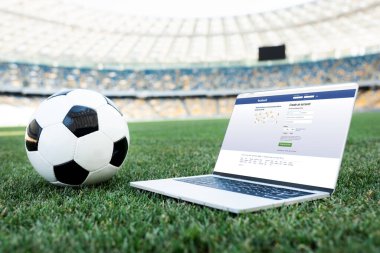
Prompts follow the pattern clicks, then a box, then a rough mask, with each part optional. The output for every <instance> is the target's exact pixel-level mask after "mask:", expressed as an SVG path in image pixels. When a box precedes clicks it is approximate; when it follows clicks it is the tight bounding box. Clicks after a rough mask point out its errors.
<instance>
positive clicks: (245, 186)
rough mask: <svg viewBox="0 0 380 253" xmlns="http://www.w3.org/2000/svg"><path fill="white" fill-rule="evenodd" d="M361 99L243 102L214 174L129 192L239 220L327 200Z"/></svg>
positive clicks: (310, 91) (328, 90) (348, 88)
mask: <svg viewBox="0 0 380 253" xmlns="http://www.w3.org/2000/svg"><path fill="white" fill-rule="evenodd" d="M357 91H358V85H357V84H356V83H347V84H339V85H325V86H319V87H315V86H314V87H305V88H294V89H282V90H271V91H258V92H253V93H245V94H241V95H239V96H238V97H237V99H236V102H235V106H234V109H233V112H232V115H231V118H230V121H229V124H228V127H227V131H226V134H225V137H224V140H223V144H222V147H221V150H220V153H219V156H218V159H217V162H216V164H215V167H214V171H213V172H212V174H210V175H198V176H192V177H181V178H170V179H159V180H148V181H139V182H131V183H130V185H131V186H132V187H135V188H139V189H142V190H146V191H150V192H154V193H158V194H162V195H165V196H168V197H172V198H176V199H180V200H184V201H188V202H192V203H196V204H199V205H204V206H208V207H212V208H216V209H221V210H226V211H229V212H233V213H241V212H251V211H257V210H261V209H266V208H272V207H279V206H283V205H289V204H293V203H299V202H304V201H309V200H315V199H321V198H326V197H328V196H330V195H331V194H332V193H333V192H334V189H335V187H336V183H337V179H338V174H339V169H340V165H341V161H342V156H343V151H344V147H345V143H346V139H347V135H348V130H349V126H350V121H351V116H352V111H353V108H354V102H355V98H356V94H357Z"/></svg>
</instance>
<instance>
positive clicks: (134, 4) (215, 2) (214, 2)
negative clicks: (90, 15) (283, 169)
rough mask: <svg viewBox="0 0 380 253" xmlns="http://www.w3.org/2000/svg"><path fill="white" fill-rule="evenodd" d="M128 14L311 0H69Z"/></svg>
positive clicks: (252, 9) (212, 12)
mask: <svg viewBox="0 0 380 253" xmlns="http://www.w3.org/2000/svg"><path fill="white" fill-rule="evenodd" d="M66 1H69V2H70V1H71V2H75V3H77V4H78V3H79V4H81V5H86V6H91V7H93V8H96V9H102V10H111V11H115V12H119V13H123V14H125V15H129V16H150V17H174V18H192V17H193V18H194V17H220V16H236V15H245V14H250V13H257V12H263V11H271V10H275V9H281V8H286V7H289V6H292V5H297V4H301V3H305V2H310V1H312V0H187V1H184V0H66Z"/></svg>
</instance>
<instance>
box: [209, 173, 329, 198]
mask: <svg viewBox="0 0 380 253" xmlns="http://www.w3.org/2000/svg"><path fill="white" fill-rule="evenodd" d="M212 174H213V175H217V176H222V177H231V178H237V179H244V180H249V181H256V182H260V183H266V184H274V185H282V186H287V187H294V188H299V189H304V190H309V191H321V192H328V193H329V194H332V193H333V191H334V189H330V188H324V187H318V186H312V185H304V184H295V183H289V182H283V181H277V180H270V179H265V178H257V177H247V176H241V175H235V174H229V173H223V172H217V171H214V172H213V173H212Z"/></svg>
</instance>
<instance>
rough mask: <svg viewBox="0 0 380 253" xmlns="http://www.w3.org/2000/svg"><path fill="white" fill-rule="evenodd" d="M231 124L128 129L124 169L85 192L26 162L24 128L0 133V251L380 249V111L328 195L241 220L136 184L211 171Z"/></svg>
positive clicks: (352, 142) (363, 121)
mask: <svg viewBox="0 0 380 253" xmlns="http://www.w3.org/2000/svg"><path fill="white" fill-rule="evenodd" d="M226 126H227V120H204V121H177V122H156V123H133V124H130V131H131V137H132V144H131V148H130V153H129V156H128V162H127V163H126V164H125V165H124V168H123V169H121V170H120V171H119V173H118V174H117V175H116V176H115V177H114V178H113V179H112V180H110V181H108V182H107V183H104V184H101V185H98V186H93V187H83V188H60V187H55V186H53V185H50V184H49V183H47V182H45V181H44V180H43V179H42V178H41V177H40V176H38V175H37V173H36V172H35V171H34V170H33V168H32V167H31V165H30V163H29V162H28V160H27V157H26V154H25V151H24V142H23V131H22V130H23V129H21V128H7V129H0V133H1V132H3V134H2V135H1V136H0V180H1V181H0V252H25V251H27V252H52V251H55V252H85V251H86V252H87V251H99V252H118V251H124V252H125V251H128V252H141V251H147V252H247V251H248V252H252V251H253V252H257V251H264V252H268V251H279V252H295V251H296V252H310V251H320V252H380V192H379V190H380V172H379V170H380V168H379V164H380V157H379V154H380V114H379V113H366V114H355V115H354V118H353V121H352V125H351V130H350V134H349V139H348V142H347V146H346V150H345V155H344V159H343V163H342V170H341V173H340V176H339V181H338V187H337V189H336V192H335V194H334V195H333V196H332V197H331V198H328V199H324V200H318V201H312V202H306V203H302V204H296V205H292V206H287V207H281V208H276V209H270V210H267V211H262V212H258V213H248V214H241V215H233V214H230V213H227V212H223V211H218V210H214V209H211V208H206V207H202V206H198V205H193V204H189V203H185V202H182V201H177V200H174V199H170V198H166V197H162V196H159V195H155V194H152V193H148V192H143V191H138V190H136V189H133V188H131V187H130V186H129V182H130V181H136V180H146V179H158V178H166V177H176V176H187V175H197V174H206V173H210V172H211V171H212V169H213V166H214V163H215V160H216V157H217V154H218V151H219V147H220V145H221V142H222V139H223V136H224V132H225V129H226ZM4 132H8V133H10V134H9V135H10V136H9V135H7V134H4Z"/></svg>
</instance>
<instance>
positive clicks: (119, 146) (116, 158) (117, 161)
mask: <svg viewBox="0 0 380 253" xmlns="http://www.w3.org/2000/svg"><path fill="white" fill-rule="evenodd" d="M127 152H128V141H127V138H126V137H123V138H121V139H120V140H118V141H116V142H114V144H113V152H112V158H111V161H110V164H112V165H113V166H116V167H119V166H120V165H121V164H122V163H123V161H124V159H125V157H126V156H127Z"/></svg>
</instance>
